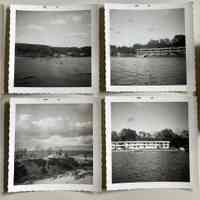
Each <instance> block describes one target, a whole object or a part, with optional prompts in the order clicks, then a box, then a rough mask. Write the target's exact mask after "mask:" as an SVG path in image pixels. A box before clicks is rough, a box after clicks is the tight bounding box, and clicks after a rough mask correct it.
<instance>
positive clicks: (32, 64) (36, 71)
mask: <svg viewBox="0 0 200 200" xmlns="http://www.w3.org/2000/svg"><path fill="white" fill-rule="evenodd" d="M15 86H16V87H90V86H91V58H90V57H63V58H49V57H43V58H31V57H16V58H15Z"/></svg>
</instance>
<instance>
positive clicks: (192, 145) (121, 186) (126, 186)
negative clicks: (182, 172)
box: [105, 94, 198, 190]
mask: <svg viewBox="0 0 200 200" xmlns="http://www.w3.org/2000/svg"><path fill="white" fill-rule="evenodd" d="M112 102H188V127H189V158H190V182H132V183H112V143H111V130H112V129H111V103H112ZM196 108H197V105H196V98H195V97H191V96H187V95H183V94H170V95H166V94H165V95H157V96H152V95H151V96H149V95H145V96H107V97H106V99H105V123H106V124H105V126H106V188H107V190H130V189H156V188H157V189H187V190H192V188H194V186H195V181H194V179H195V178H194V177H195V173H194V172H195V171H194V170H195V166H194V165H195V164H194V163H195V157H196V156H195V150H196V147H197V143H196V141H197V135H198V129H197V117H196V116H197V109H196Z"/></svg>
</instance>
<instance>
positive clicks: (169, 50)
mask: <svg viewBox="0 0 200 200" xmlns="http://www.w3.org/2000/svg"><path fill="white" fill-rule="evenodd" d="M136 55H137V56H141V57H148V56H175V55H180V56H184V55H185V47H166V48H139V49H136Z"/></svg>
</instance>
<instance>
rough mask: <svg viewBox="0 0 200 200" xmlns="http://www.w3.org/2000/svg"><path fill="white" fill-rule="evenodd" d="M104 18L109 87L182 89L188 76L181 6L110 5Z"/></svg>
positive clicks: (123, 88)
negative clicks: (137, 6)
mask: <svg viewBox="0 0 200 200" xmlns="http://www.w3.org/2000/svg"><path fill="white" fill-rule="evenodd" d="M161 8H162V7H161ZM106 19H107V23H106V25H107V30H106V32H107V49H109V50H107V66H106V70H108V71H109V72H107V76H109V77H107V81H108V83H107V84H109V86H110V87H112V88H113V89H114V88H117V87H118V88H120V89H121V88H122V90H126V89H127V90H134V87H135V88H140V89H145V87H146V88H148V87H149V88H151V89H152V90H153V89H155V88H158V90H163V89H166V90H170V87H171V88H173V89H177V88H179V89H180V90H184V89H185V86H186V85H187V81H188V80H187V67H186V66H187V64H186V23H185V9H184V7H182V8H166V9H164V8H162V9H154V8H153V7H152V8H151V7H150V8H149V9H147V8H146V9H142V8H141V9H140V8H138V9H137V8H133V9H131V7H130V8H128V6H127V7H126V8H122V9H120V7H119V8H118V9H115V7H114V8H113V9H112V6H110V8H108V11H107V18H106ZM108 43H109V44H108ZM108 59H109V61H108ZM159 86H160V88H159ZM163 86H164V87H163ZM176 86H178V87H177V88H176Z"/></svg>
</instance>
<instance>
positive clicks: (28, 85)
mask: <svg viewBox="0 0 200 200" xmlns="http://www.w3.org/2000/svg"><path fill="white" fill-rule="evenodd" d="M93 17H94V7H92V6H86V7H84V6H83V7H81V6H80V8H79V7H77V8H76V7H69V8H60V9H59V8H55V9H50V8H40V7H36V8H34V7H33V8H31V7H29V6H27V7H25V8H24V9H23V7H22V8H20V7H15V6H13V7H11V48H12V49H11V54H10V68H11V70H10V73H11V74H10V92H17V91H18V89H19V90H20V89H21V90H22V92H23V89H24V92H26V91H27V92H28V93H29V92H31V93H34V92H40V91H41V90H42V88H43V90H42V93H43V92H45V93H46V92H49V90H50V92H62V93H65V92H68V91H69V92H72V93H73V92H81V90H83V89H86V90H85V92H86V93H87V92H89V91H90V90H91V89H92V84H93V83H92V79H93V78H92V76H93V75H92V73H93V69H92V68H93V67H94V66H92V65H93V64H94V63H93V61H92V60H93V58H92V57H94V56H95V53H94V50H92V49H93V48H95V47H94V44H95V43H93V42H92V40H93V36H94V35H93V32H95V29H94V28H95V27H93V23H94V22H93V20H95V19H93ZM15 89H16V90H15ZM54 89H55V90H54ZM87 89H89V90H87Z"/></svg>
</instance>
